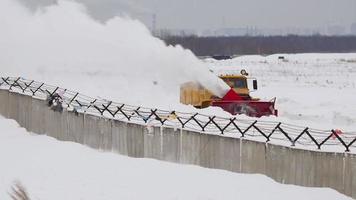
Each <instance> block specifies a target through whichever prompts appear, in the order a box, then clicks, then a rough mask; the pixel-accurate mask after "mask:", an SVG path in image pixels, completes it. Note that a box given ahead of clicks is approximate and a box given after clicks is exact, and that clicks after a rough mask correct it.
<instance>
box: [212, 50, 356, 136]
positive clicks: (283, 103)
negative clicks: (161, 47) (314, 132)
mask: <svg viewBox="0 0 356 200" xmlns="http://www.w3.org/2000/svg"><path fill="white" fill-rule="evenodd" d="M280 56H283V57H284V60H281V59H278V57H280ZM206 62H207V63H208V64H209V66H210V68H211V69H212V70H213V71H214V72H215V73H216V74H225V73H239V71H240V70H241V69H242V68H243V69H246V70H247V71H248V72H249V73H250V76H251V77H255V78H257V79H258V81H259V90H258V91H256V92H255V93H252V95H253V96H256V97H260V98H263V99H267V100H268V99H271V98H273V97H277V103H276V107H277V109H278V110H279V117H278V118H275V119H272V120H276V121H284V122H289V123H291V124H297V125H301V126H306V127H307V126H309V127H313V128H319V129H324V130H328V129H329V130H330V129H337V128H338V129H341V130H344V131H356V117H355V113H356V54H355V53H349V54H284V55H270V56H266V57H264V56H241V57H237V58H234V59H232V60H225V61H215V60H211V59H208V60H206ZM269 119H271V118H269ZM269 119H266V120H269Z"/></svg>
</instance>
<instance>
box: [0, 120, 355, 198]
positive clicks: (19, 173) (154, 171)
mask: <svg viewBox="0 0 356 200" xmlns="http://www.w3.org/2000/svg"><path fill="white" fill-rule="evenodd" d="M0 129H1V131H0V158H1V165H0V199H4V200H5V199H10V196H9V195H8V192H11V189H10V188H11V186H12V184H13V183H14V181H20V182H21V183H22V184H23V185H24V186H25V187H26V189H27V191H28V193H29V195H30V197H31V198H32V199H34V200H37V199H38V200H43V199H61V200H62V199H73V200H74V199H101V200H105V199H155V200H159V199H162V200H163V199H164V200H167V199H184V200H187V199H211V200H213V199H216V200H218V199H234V200H235V199H275V200H277V199H280V200H285V199H291V200H299V199H303V200H304V199H305V200H307V199H323V200H327V199H330V200H331V199H340V200H341V199H349V198H347V197H345V196H344V195H342V194H340V193H338V192H336V191H334V190H332V189H329V188H306V187H299V186H292V185H282V184H279V183H276V182H274V181H273V180H272V179H270V178H267V177H266V176H262V175H257V174H256V175H255V174H249V175H246V174H238V173H232V172H228V171H223V170H213V169H206V168H201V167H197V166H190V165H179V164H172V163H167V162H162V161H156V160H152V159H137V158H129V157H125V156H120V155H117V154H114V153H104V152H98V151H96V150H93V149H90V148H88V147H85V146H82V145H79V144H76V143H72V142H60V141H57V140H55V139H53V138H50V137H47V136H42V135H36V134H32V133H28V132H26V131H25V129H23V128H20V127H19V126H18V124H17V123H16V122H15V121H13V120H8V119H4V118H2V117H1V116H0Z"/></svg>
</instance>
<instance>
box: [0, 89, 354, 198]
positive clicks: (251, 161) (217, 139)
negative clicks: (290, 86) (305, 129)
mask: <svg viewBox="0 0 356 200" xmlns="http://www.w3.org/2000/svg"><path fill="white" fill-rule="evenodd" d="M0 114H2V115H3V116H5V117H7V118H11V119H14V120H16V121H17V122H18V123H19V124H20V125H21V126H23V127H24V128H26V129H27V130H28V131H31V132H35V133H38V134H46V135H49V136H52V137H55V138H57V139H59V140H63V141H73V142H77V143H81V144H84V145H87V146H90V147H92V148H95V149H100V150H104V151H113V152H117V153H119V154H122V155H127V156H131V157H137V158H143V157H146V158H154V159H159V160H165V161H170V162H175V163H184V164H193V165H200V166H203V167H208V168H216V169H225V170H229V171H233V172H241V173H260V174H265V175H267V176H269V177H271V178H273V179H274V180H276V181H278V182H281V183H287V184H296V185H302V186H313V187H331V188H334V189H336V190H337V191H339V192H341V193H344V194H346V195H348V196H351V197H353V198H356V155H354V154H346V153H327V152H318V151H308V150H301V149H293V148H290V147H283V146H278V145H271V144H266V143H261V142H255V141H249V140H245V139H238V138H229V137H221V136H218V135H207V134H201V133H196V132H191V131H186V130H180V129H178V130H174V129H172V128H164V127H153V128H147V127H146V126H143V125H138V124H131V123H126V122H121V121H117V120H111V119H106V118H102V117H97V116H92V115H86V114H82V113H79V114H75V113H73V112H68V111H64V112H63V113H59V112H54V111H52V110H51V109H50V108H49V107H48V106H47V105H46V102H45V101H43V100H40V99H35V98H32V97H30V96H24V95H21V94H16V93H11V92H8V91H6V90H0Z"/></svg>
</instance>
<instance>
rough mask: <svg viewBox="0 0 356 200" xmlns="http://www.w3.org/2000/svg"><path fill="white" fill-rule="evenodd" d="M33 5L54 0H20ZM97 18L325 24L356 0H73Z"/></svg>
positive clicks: (352, 13) (353, 17)
mask: <svg viewBox="0 0 356 200" xmlns="http://www.w3.org/2000/svg"><path fill="white" fill-rule="evenodd" d="M21 1H23V2H26V4H27V5H30V6H32V7H33V6H37V5H43V4H48V3H53V2H56V0H21ZM77 1H79V2H83V3H84V4H85V5H86V6H87V7H88V8H89V11H90V12H91V13H92V14H93V15H94V16H95V17H96V18H100V19H107V18H109V17H112V16H114V15H120V14H128V15H130V16H132V17H134V18H138V19H140V20H141V21H143V22H144V23H145V24H146V25H147V26H149V27H151V25H152V19H153V15H154V14H155V15H156V26H157V28H167V29H195V30H197V29H198V30H204V29H218V28H234V27H246V26H249V27H258V28H287V27H295V28H325V27H327V26H334V25H342V26H344V27H346V28H349V27H350V25H351V24H352V23H355V22H356V0H77Z"/></svg>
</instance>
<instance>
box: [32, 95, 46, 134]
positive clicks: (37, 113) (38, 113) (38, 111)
mask: <svg viewBox="0 0 356 200" xmlns="http://www.w3.org/2000/svg"><path fill="white" fill-rule="evenodd" d="M48 110H49V108H48V107H47V105H46V102H45V101H43V100H40V99H35V98H32V104H31V114H30V127H29V130H30V131H32V132H34V133H37V134H45V132H46V129H45V126H46V117H45V116H46V114H45V112H48Z"/></svg>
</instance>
